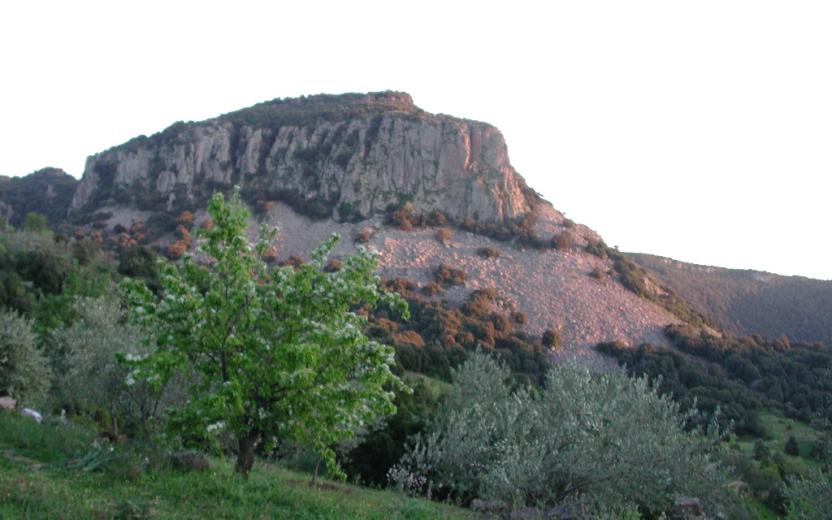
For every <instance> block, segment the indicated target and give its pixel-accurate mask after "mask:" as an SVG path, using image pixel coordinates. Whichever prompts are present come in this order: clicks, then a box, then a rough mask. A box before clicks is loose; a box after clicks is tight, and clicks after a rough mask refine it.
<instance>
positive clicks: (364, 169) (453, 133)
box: [70, 92, 537, 222]
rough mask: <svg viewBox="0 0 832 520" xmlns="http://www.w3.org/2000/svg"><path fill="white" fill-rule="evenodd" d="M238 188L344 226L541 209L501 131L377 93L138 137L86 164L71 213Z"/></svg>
mask: <svg viewBox="0 0 832 520" xmlns="http://www.w3.org/2000/svg"><path fill="white" fill-rule="evenodd" d="M233 185H239V186H240V187H241V188H242V190H243V195H244V197H245V198H246V199H247V200H249V201H251V202H254V201H257V200H282V201H285V202H288V203H289V204H291V205H292V206H293V207H294V208H295V209H296V210H298V211H299V212H301V213H304V214H307V215H311V216H315V217H319V218H328V217H331V218H334V219H336V220H339V221H344V220H361V219H364V218H369V217H372V216H374V215H378V214H380V213H382V212H384V211H386V210H387V209H388V208H389V207H390V206H391V205H393V206H396V205H399V204H401V203H402V202H404V201H410V202H411V203H412V204H413V206H414V209H415V210H416V211H417V212H420V213H429V212H433V211H442V212H444V213H445V214H446V215H447V216H448V217H450V218H451V219H453V220H457V221H460V222H461V221H463V220H465V219H467V218H471V219H474V220H476V221H480V222H504V221H509V220H513V219H517V218H519V217H522V216H523V215H525V214H527V213H529V212H530V211H532V209H533V206H534V205H535V203H536V202H537V196H536V195H535V194H534V192H532V191H531V190H529V189H528V188H527V187H526V184H525V182H524V181H523V179H522V178H521V177H520V176H519V175H518V174H517V172H516V171H515V170H514V168H512V166H511V164H510V162H509V158H508V152H507V149H506V144H505V141H504V140H503V136H502V134H501V133H500V131H499V130H497V129H496V128H495V127H493V126H491V125H488V124H485V123H480V122H475V121H469V120H464V119H458V118H453V117H449V116H444V115H434V114H429V113H427V112H424V111H423V110H421V109H419V108H418V107H416V106H415V105H414V104H413V100H412V99H411V97H410V95H408V94H405V93H400V92H381V93H370V94H344V95H338V96H332V95H317V96H308V97H302V98H296V99H283V100H274V101H268V102H265V103H260V104H257V105H254V106H253V107H250V108H246V109H243V110H239V111H236V112H232V113H229V114H225V115H223V116H220V117H217V118H214V119H210V120H208V121H204V122H199V123H176V124H174V125H172V126H171V127H169V128H168V129H166V130H164V131H163V132H160V133H158V134H155V135H153V136H151V137H143V136H142V137H138V138H136V139H133V140H131V141H129V142H127V143H125V144H123V145H120V146H117V147H114V148H111V149H110V150H107V151H104V152H102V153H99V154H97V155H94V156H92V157H90V158H89V159H88V160H87V165H86V168H85V171H84V176H83V178H82V180H81V183H80V185H79V187H78V190H77V191H76V193H75V197H74V199H73V201H72V207H71V210H70V212H71V213H81V212H90V211H96V210H98V209H100V208H102V207H106V206H113V205H121V206H124V205H128V206H132V207H135V208H138V209H143V210H166V211H175V210H178V209H180V208H183V209H185V208H194V207H201V206H203V205H204V203H205V201H206V200H207V198H208V197H210V195H211V193H213V192H214V191H217V190H226V189H228V188H230V187H231V186H233Z"/></svg>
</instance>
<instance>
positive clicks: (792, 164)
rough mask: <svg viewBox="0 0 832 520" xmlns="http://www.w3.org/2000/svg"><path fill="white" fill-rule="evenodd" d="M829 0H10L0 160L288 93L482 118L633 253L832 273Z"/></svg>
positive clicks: (78, 151) (540, 187) (94, 145)
mask: <svg viewBox="0 0 832 520" xmlns="http://www.w3.org/2000/svg"><path fill="white" fill-rule="evenodd" d="M830 27H832V3H830V2H820V1H818V2H809V1H800V0H793V1H790V2H783V1H767V0H754V1H734V0H719V1H710V0H698V1H696V2H680V1H671V0H656V1H639V0H629V1H626V2H624V1H621V0H613V1H592V0H582V1H552V2H541V1H534V2H524V1H519V0H515V1H513V2H506V1H502V2H488V1H477V2H466V1H453V2H452V1H447V0H446V1H442V2H436V1H432V0H431V1H420V2H408V3H404V2H398V1H393V0H387V1H379V2H370V1H350V2H344V1H340V2H338V1H333V2H320V1H311V0H304V1H303V2H299V1H295V2H283V1H276V0H275V1H270V2H265V1H264V2H253V1H243V0H236V1H235V2H233V3H232V2H212V1H201V2H186V1H174V0H167V1H166V2H156V1H153V0H145V1H142V2H132V1H120V2H113V1H107V2H88V1H83V0H75V1H73V2H66V1H60V2H42V1H37V0H27V1H26V2H3V3H2V4H0V174H5V175H23V174H26V173H29V172H32V171H34V170H37V169H39V168H41V167H44V166H55V167H60V168H63V169H64V170H66V171H67V172H68V173H70V174H71V175H74V176H76V177H80V175H81V174H82V173H83V167H84V160H85V158H86V157H87V156H88V155H91V154H93V153H96V152H99V151H102V150H104V149H107V148H109V147H111V146H113V145H116V144H119V143H122V142H124V141H126V140H128V139H130V138H131V137H134V136H136V135H139V134H146V135H150V134H152V133H155V132H157V131H159V130H162V129H163V128H165V127H167V126H168V125H170V124H171V123H173V122H175V121H179V120H201V119H206V118H209V117H213V116H216V115H218V114H221V113H225V112H229V111H232V110H235V109H238V108H242V107H246V106H249V105H252V104H254V103H257V102H260V101H265V100H269V99H274V98H279V97H293V96H298V95H304V94H316V93H342V92H367V91H380V90H401V91H406V92H409V93H410V94H411V95H412V96H413V99H414V101H415V102H416V104H417V105H419V106H420V107H422V108H423V109H425V110H428V111H430V112H436V113H446V114H452V115H456V116H460V117H466V118H470V119H477V120H481V121H487V122H489V123H491V124H493V125H495V126H497V127H498V128H500V129H501V130H502V132H503V134H504V136H505V138H506V141H507V143H508V147H509V154H510V156H511V160H512V163H513V165H514V166H515V168H516V169H517V170H518V171H519V172H520V173H521V174H522V175H523V176H524V177H525V179H526V180H527V182H528V183H529V185H530V186H532V187H533V188H534V189H536V190H537V191H538V192H540V193H541V194H543V196H544V197H545V198H546V199H548V200H549V201H551V202H552V203H553V204H554V206H555V207H556V208H558V209H560V210H561V211H563V212H565V213H566V214H567V216H569V217H570V218H571V219H573V220H575V221H577V222H580V223H583V224H586V225H588V226H590V227H592V228H593V229H595V230H596V231H598V232H599V233H600V234H601V235H602V236H603V237H604V238H605V240H606V242H607V243H608V244H610V245H616V246H618V247H619V248H620V249H621V250H622V251H638V252H645V253H652V254H657V255H662V256H669V257H672V258H676V259H678V260H684V261H689V262H694V263H699V264H706V265H718V266H724V267H733V268H748V269H758V270H765V271H770V272H775V273H780V274H788V275H802V276H809V277H813V278H821V279H832V234H830V229H829V226H830V224H832V203H830V195H832V189H830V188H832V180H831V179H832V31H830V30H829V28H830Z"/></svg>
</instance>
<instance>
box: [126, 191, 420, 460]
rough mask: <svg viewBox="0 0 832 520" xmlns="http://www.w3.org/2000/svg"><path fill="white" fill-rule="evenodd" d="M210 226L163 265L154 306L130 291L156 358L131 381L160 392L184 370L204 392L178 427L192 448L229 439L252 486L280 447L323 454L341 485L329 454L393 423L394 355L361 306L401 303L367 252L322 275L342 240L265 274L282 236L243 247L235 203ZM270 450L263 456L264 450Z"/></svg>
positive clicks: (218, 206) (216, 207) (148, 296)
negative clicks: (213, 438)
mask: <svg viewBox="0 0 832 520" xmlns="http://www.w3.org/2000/svg"><path fill="white" fill-rule="evenodd" d="M208 212H209V213H210V215H211V218H212V221H213V223H214V225H213V227H212V228H211V229H200V230H199V235H198V236H199V237H200V238H201V239H203V240H201V244H200V245H199V247H198V249H197V252H196V256H195V257H192V256H190V255H185V256H184V258H183V260H182V262H181V264H179V265H175V264H172V263H164V264H163V266H162V268H161V285H162V290H161V293H160V295H159V296H158V297H156V296H155V295H154V294H153V293H152V292H151V291H150V290H148V289H147V287H145V286H144V284H142V283H140V282H137V281H134V280H129V281H127V282H125V284H124V289H125V294H126V295H127V300H128V302H129V305H130V307H131V313H132V316H133V318H134V319H136V320H138V321H139V322H140V323H142V324H143V325H145V326H147V327H148V328H149V330H153V331H154V332H155V334H154V335H153V341H154V345H153V347H154V348H153V353H152V354H151V355H149V356H148V357H146V358H145V359H143V360H140V361H138V362H135V363H134V370H133V376H134V377H141V378H144V379H145V380H147V381H149V382H151V383H152V384H157V385H161V384H163V383H164V382H165V381H166V380H167V379H169V378H170V377H172V376H173V375H174V374H175V373H177V372H179V371H184V372H189V373H191V374H193V375H194V376H195V377H194V378H193V380H195V381H196V382H195V383H194V384H193V385H192V386H191V388H190V391H189V396H190V399H189V400H188V402H187V404H186V405H185V406H183V407H181V408H179V409H177V410H174V411H172V413H171V425H172V426H174V427H175V428H176V429H178V430H179V431H181V432H183V433H186V434H187V435H189V436H191V437H193V436H196V437H200V436H208V435H211V434H213V433H217V432H219V431H227V432H229V433H230V434H231V435H232V436H233V438H234V439H235V442H236V444H237V463H236V470H237V472H239V473H240V474H243V475H247V474H248V472H249V471H250V470H251V468H252V465H253V464H254V453H255V449H256V447H257V446H258V445H259V444H261V443H265V444H267V445H268V446H271V445H273V444H274V443H275V442H276V441H277V439H278V438H280V439H287V440H292V441H294V442H297V443H299V444H301V445H303V446H306V447H308V448H310V449H312V450H313V451H315V452H316V453H317V454H318V455H319V456H320V457H321V458H322V459H323V460H324V461H325V462H326V463H327V465H328V467H329V469H330V470H331V471H333V472H335V473H339V474H340V470H339V469H338V468H337V465H336V462H335V454H334V452H333V449H332V446H333V445H334V444H335V443H336V442H338V441H340V440H343V439H345V438H348V437H350V436H352V435H353V433H354V432H355V430H356V429H357V428H359V427H361V426H362V425H364V424H367V423H368V422H370V421H372V420H373V419H374V418H375V417H377V416H379V415H384V414H390V413H393V412H395V407H394V406H393V397H394V395H393V392H392V391H391V390H392V389H393V388H394V387H396V386H400V385H402V383H401V381H400V380H399V379H398V378H397V377H396V376H395V375H394V374H393V373H392V372H391V370H390V367H391V366H392V365H393V364H394V351H393V349H392V348H391V347H389V346H386V345H382V344H380V343H377V342H375V341H372V340H370V339H369V338H367V337H366V336H365V335H364V333H363V328H364V325H365V323H366V317H365V316H362V315H360V314H358V313H355V312H353V309H355V308H356V306H357V305H359V304H360V305H365V306H369V307H373V306H375V305H377V304H378V303H380V302H381V301H383V300H384V301H386V303H388V304H389V305H390V306H391V307H393V308H394V309H397V310H398V311H399V312H400V313H402V314H403V315H405V317H406V315H407V307H406V304H405V302H404V301H403V300H402V299H401V298H399V297H397V296H393V295H388V294H385V293H382V292H381V291H380V289H379V285H378V279H377V278H376V277H375V275H374V274H373V271H374V269H375V265H376V263H375V259H374V257H373V256H372V255H370V254H369V253H368V252H367V251H366V250H363V249H360V250H359V252H358V254H356V255H354V256H351V257H349V258H346V259H345V260H344V261H343V262H342V264H341V268H340V269H339V270H337V271H334V272H325V270H324V266H325V262H326V257H327V255H328V253H329V252H330V251H331V250H332V248H333V247H334V245H335V243H336V242H337V240H338V237H337V236H335V235H333V237H331V238H330V239H329V240H328V241H327V242H325V243H324V244H322V245H320V246H319V247H317V248H316V249H315V250H314V251H312V253H311V255H310V257H311V258H310V261H309V262H308V263H305V264H303V265H300V266H297V267H293V266H285V267H281V268H278V269H275V270H273V271H271V272H270V271H269V270H268V268H267V265H266V263H265V262H264V261H263V260H262V255H263V253H264V252H265V251H266V250H267V249H268V247H269V245H270V241H271V240H272V239H273V237H274V231H273V230H267V229H266V228H261V233H260V238H259V240H258V242H257V245H256V247H252V246H251V245H250V244H249V241H248V240H247V239H246V236H245V229H246V224H247V222H248V217H249V214H248V211H247V210H246V209H245V208H244V207H243V206H242V204H241V203H240V202H239V196H238V195H237V194H236V193H235V195H234V197H233V198H232V200H231V201H229V202H226V201H225V199H224V198H223V196H222V195H221V194H216V195H214V196H213V197H212V199H211V201H210V203H209V206H208ZM268 446H267V447H268Z"/></svg>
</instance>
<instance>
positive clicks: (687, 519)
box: [671, 497, 705, 520]
mask: <svg viewBox="0 0 832 520" xmlns="http://www.w3.org/2000/svg"><path fill="white" fill-rule="evenodd" d="M671 518H673V519H674V520H694V519H697V518H705V516H704V515H703V513H702V505H701V504H700V502H699V499H698V498H694V497H677V498H676V500H675V501H674V503H673V516H671Z"/></svg>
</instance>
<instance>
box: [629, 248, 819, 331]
mask: <svg viewBox="0 0 832 520" xmlns="http://www.w3.org/2000/svg"><path fill="white" fill-rule="evenodd" d="M627 256H629V257H630V258H631V259H632V260H633V261H635V262H636V263H637V264H639V265H640V266H642V267H643V268H644V269H646V270H647V271H648V272H649V273H650V274H651V275H652V276H653V277H654V278H656V279H658V280H659V281H660V282H661V283H662V284H663V285H666V286H667V287H669V288H670V289H672V290H673V291H674V292H676V293H677V294H678V295H679V296H681V297H682V298H684V299H685V300H686V301H687V302H689V303H690V304H691V305H692V306H693V307H694V308H695V309H697V310H698V311H699V312H702V313H704V314H706V315H708V316H710V317H711V318H712V319H713V320H714V321H715V322H716V323H717V324H719V325H720V326H722V327H723V328H725V329H726V330H730V331H732V332H734V333H736V334H742V335H750V334H761V335H763V336H768V337H777V336H780V335H784V334H785V335H786V336H788V337H789V338H791V339H793V340H798V341H807V342H813V341H822V342H823V343H825V344H827V345H832V281H823V280H813V279H811V278H804V277H800V276H780V275H776V274H771V273H764V272H760V271H751V270H739V269H724V268H721V267H707V266H701V265H695V264H688V263H684V262H678V261H676V260H672V259H670V258H663V257H659V256H653V255H645V254H628V255H627Z"/></svg>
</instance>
